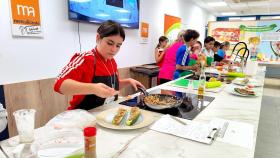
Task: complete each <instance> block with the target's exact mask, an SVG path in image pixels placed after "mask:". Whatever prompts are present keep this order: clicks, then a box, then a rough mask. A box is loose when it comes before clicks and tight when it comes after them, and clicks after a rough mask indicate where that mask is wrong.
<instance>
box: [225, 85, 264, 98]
mask: <svg viewBox="0 0 280 158" xmlns="http://www.w3.org/2000/svg"><path fill="white" fill-rule="evenodd" d="M234 88H239V87H233V88H230V90H229V93H231V94H233V95H237V96H241V97H250V98H254V97H258V96H260V93H259V92H256V91H254V92H255V95H245V94H240V93H237V92H236V91H235V90H234Z"/></svg>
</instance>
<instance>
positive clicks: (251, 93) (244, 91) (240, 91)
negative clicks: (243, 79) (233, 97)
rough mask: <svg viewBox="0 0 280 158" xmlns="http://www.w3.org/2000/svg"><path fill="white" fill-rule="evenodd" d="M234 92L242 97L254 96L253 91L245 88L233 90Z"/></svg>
mask: <svg viewBox="0 0 280 158" xmlns="http://www.w3.org/2000/svg"><path fill="white" fill-rule="evenodd" d="M234 91H235V92H237V93H239V94H242V95H256V94H255V92H254V91H252V90H248V89H245V88H234Z"/></svg>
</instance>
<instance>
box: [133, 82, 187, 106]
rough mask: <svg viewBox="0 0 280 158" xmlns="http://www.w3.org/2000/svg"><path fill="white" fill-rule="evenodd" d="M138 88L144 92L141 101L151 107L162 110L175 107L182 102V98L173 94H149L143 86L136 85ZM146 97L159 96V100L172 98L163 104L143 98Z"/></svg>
mask: <svg viewBox="0 0 280 158" xmlns="http://www.w3.org/2000/svg"><path fill="white" fill-rule="evenodd" d="M138 89H139V90H140V91H141V92H142V93H143V94H144V97H143V100H142V101H143V103H144V104H145V105H146V106H148V107H149V108H151V109H155V110H162V109H169V108H175V107H178V106H180V105H181V104H182V103H183V99H181V98H179V97H177V96H175V95H169V94H149V93H148V92H147V91H146V90H145V89H144V88H142V87H138ZM147 97H156V98H159V100H160V101H168V100H174V101H172V103H168V102H166V103H165V104H164V105H163V104H153V103H149V102H147V101H146V99H145V98H147Z"/></svg>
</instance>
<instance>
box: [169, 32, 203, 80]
mask: <svg viewBox="0 0 280 158" xmlns="http://www.w3.org/2000/svg"><path fill="white" fill-rule="evenodd" d="M183 37H184V42H185V44H184V45H182V46H181V47H180V48H179V49H178V51H177V53H176V71H175V73H174V79H177V78H179V77H181V76H184V75H188V74H191V73H192V72H191V71H190V70H192V71H197V70H198V69H199V67H198V66H197V65H193V66H189V61H190V50H191V47H192V46H193V45H194V44H195V43H196V41H197V39H198V37H199V33H198V32H197V31H195V30H191V29H189V30H187V31H186V32H185V34H184V36H183Z"/></svg>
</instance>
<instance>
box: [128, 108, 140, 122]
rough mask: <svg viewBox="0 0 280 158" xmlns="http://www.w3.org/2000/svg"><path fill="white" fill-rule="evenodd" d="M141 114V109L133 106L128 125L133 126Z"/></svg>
mask: <svg viewBox="0 0 280 158" xmlns="http://www.w3.org/2000/svg"><path fill="white" fill-rule="evenodd" d="M140 115H141V112H140V109H139V108H138V107H132V108H131V109H130V116H129V118H128V119H127V120H126V125H127V126H132V125H133V124H134V123H135V122H136V121H137V120H138V118H139V116H140Z"/></svg>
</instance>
